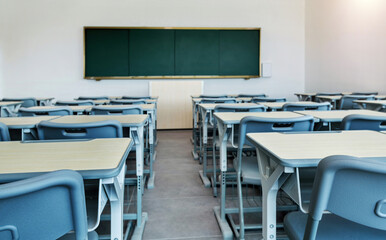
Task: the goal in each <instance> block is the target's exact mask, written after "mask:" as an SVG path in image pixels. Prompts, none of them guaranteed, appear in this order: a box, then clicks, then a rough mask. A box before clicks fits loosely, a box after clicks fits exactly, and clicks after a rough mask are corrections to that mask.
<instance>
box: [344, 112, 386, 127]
mask: <svg viewBox="0 0 386 240" xmlns="http://www.w3.org/2000/svg"><path fill="white" fill-rule="evenodd" d="M341 129H342V130H374V131H386V115H385V116H384V117H382V116H368V115H360V114H351V115H348V116H346V117H345V118H343V120H342V126H341Z"/></svg>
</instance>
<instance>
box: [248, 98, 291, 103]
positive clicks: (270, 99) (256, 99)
mask: <svg viewBox="0 0 386 240" xmlns="http://www.w3.org/2000/svg"><path fill="white" fill-rule="evenodd" d="M286 101H287V99H286V98H266V97H254V98H252V102H253V103H260V102H286Z"/></svg>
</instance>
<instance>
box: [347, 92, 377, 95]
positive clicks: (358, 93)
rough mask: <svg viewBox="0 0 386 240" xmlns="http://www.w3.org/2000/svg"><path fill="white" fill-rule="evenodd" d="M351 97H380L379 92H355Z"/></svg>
mask: <svg viewBox="0 0 386 240" xmlns="http://www.w3.org/2000/svg"><path fill="white" fill-rule="evenodd" d="M350 95H378V92H353V93H351V94H350Z"/></svg>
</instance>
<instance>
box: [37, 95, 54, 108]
mask: <svg viewBox="0 0 386 240" xmlns="http://www.w3.org/2000/svg"><path fill="white" fill-rule="evenodd" d="M52 100H54V98H53V97H45V98H36V102H37V104H38V106H50V105H52Z"/></svg>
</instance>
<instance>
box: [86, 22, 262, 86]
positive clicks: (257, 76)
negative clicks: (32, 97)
mask: <svg viewBox="0 0 386 240" xmlns="http://www.w3.org/2000/svg"><path fill="white" fill-rule="evenodd" d="M87 29H174V30H254V31H256V30H258V31H260V34H259V75H207V76H204V75H191V76H189V75H182V76H181V75H180V76H119V77H118V76H102V77H101V76H98V77H93V76H86V30H87ZM260 77H261V28H252V27H244V28H231V27H101V26H85V27H83V78H84V79H87V80H96V81H100V80H108V79H115V80H125V79H219V78H234V79H236V78H244V79H250V78H260Z"/></svg>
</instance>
